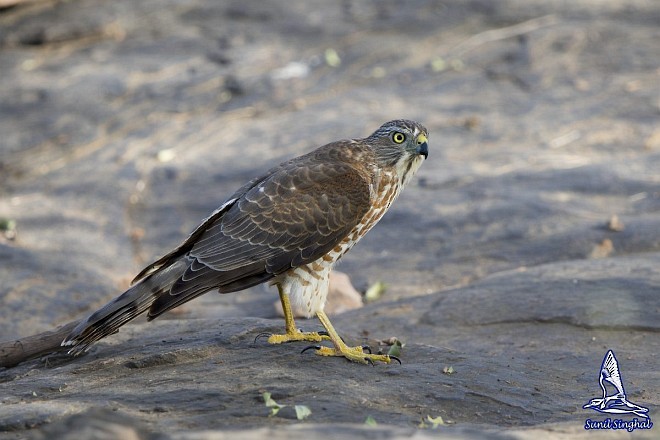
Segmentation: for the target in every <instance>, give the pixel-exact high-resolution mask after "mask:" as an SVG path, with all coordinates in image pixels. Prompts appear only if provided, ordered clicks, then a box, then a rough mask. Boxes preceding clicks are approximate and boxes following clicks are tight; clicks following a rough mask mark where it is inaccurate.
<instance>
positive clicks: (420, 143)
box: [417, 134, 429, 159]
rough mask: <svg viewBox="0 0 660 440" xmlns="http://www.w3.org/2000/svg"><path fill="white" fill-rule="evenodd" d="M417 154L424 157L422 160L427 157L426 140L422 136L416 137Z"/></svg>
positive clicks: (427, 147) (427, 145) (427, 146)
mask: <svg viewBox="0 0 660 440" xmlns="http://www.w3.org/2000/svg"><path fill="white" fill-rule="evenodd" d="M417 154H421V155H422V156H424V159H426V158H427V157H429V144H428V139H427V138H426V136H425V135H423V134H420V135H419V136H417Z"/></svg>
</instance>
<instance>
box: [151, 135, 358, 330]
mask: <svg viewBox="0 0 660 440" xmlns="http://www.w3.org/2000/svg"><path fill="white" fill-rule="evenodd" d="M328 147H331V146H328ZM332 151H333V150H332V148H327V149H319V150H317V151H315V152H313V153H311V154H309V155H306V156H302V157H300V158H297V159H294V160H293V161H290V162H287V163H285V164H283V165H281V167H280V168H277V169H274V170H271V173H270V174H268V175H266V177H265V178H263V179H261V180H260V181H258V182H257V183H256V184H254V185H252V187H251V188H249V189H247V191H246V192H245V193H244V194H242V195H241V196H240V197H239V198H238V199H237V200H236V201H234V202H233V203H232V204H231V206H229V207H228V209H226V211H225V212H224V213H222V214H221V215H219V216H218V217H217V218H215V219H214V220H212V221H207V224H206V227H205V229H204V230H203V232H201V233H199V234H197V237H195V240H194V243H192V246H191V247H190V250H189V251H188V252H187V254H186V256H185V258H187V259H188V261H189V266H188V268H187V270H186V271H185V273H184V274H183V275H182V276H181V278H180V279H179V280H178V281H176V282H175V283H174V285H173V286H172V288H171V291H170V293H169V295H163V296H161V297H159V298H158V299H157V300H156V301H155V302H154V304H153V306H152V307H151V309H150V311H149V316H150V317H151V318H154V317H156V316H158V315H160V314H161V313H163V312H165V311H166V310H169V309H171V308H173V307H176V306H178V305H180V304H182V303H184V302H187V301H189V300H191V299H193V298H194V297H196V296H199V295H201V294H202V293H205V292H207V291H209V290H211V289H215V288H217V289H219V290H220V291H221V292H231V291H236V290H242V289H245V288H247V287H250V286H253V285H256V284H259V283H261V282H264V281H267V280H268V279H271V278H273V277H274V276H276V275H278V274H281V273H283V272H285V271H287V270H288V269H290V268H292V267H298V266H300V265H303V264H307V263H309V262H312V261H314V260H316V259H318V258H320V257H322V256H323V255H325V254H326V253H327V252H329V251H330V250H331V249H332V248H333V247H335V246H336V245H337V244H338V243H340V242H341V241H342V240H343V239H344V238H345V237H346V236H347V235H348V234H349V233H350V231H351V230H352V229H353V228H354V227H355V226H356V225H357V224H358V223H359V222H360V220H361V219H362V217H363V216H364V214H365V213H366V212H367V211H368V209H369V206H370V189H369V182H368V181H367V179H366V178H365V175H364V174H363V173H361V172H360V171H359V170H358V169H357V168H356V167H355V166H354V165H352V164H349V163H346V162H344V161H341V160H337V158H336V156H334V155H331V154H330V153H331V152H332Z"/></svg>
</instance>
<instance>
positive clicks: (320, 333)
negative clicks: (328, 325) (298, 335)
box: [317, 330, 330, 337]
mask: <svg viewBox="0 0 660 440" xmlns="http://www.w3.org/2000/svg"><path fill="white" fill-rule="evenodd" d="M317 333H318V334H319V335H321V336H327V337H330V335H329V334H328V332H326V331H325V330H323V331H320V332H317Z"/></svg>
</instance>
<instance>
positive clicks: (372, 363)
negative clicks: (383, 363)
mask: <svg viewBox="0 0 660 440" xmlns="http://www.w3.org/2000/svg"><path fill="white" fill-rule="evenodd" d="M364 360H365V361H367V362H369V363H370V364H371V366H372V367H375V366H376V364H374V361H372V360H371V359H369V358H364Z"/></svg>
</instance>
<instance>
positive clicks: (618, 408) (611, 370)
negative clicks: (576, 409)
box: [582, 350, 649, 418]
mask: <svg viewBox="0 0 660 440" xmlns="http://www.w3.org/2000/svg"><path fill="white" fill-rule="evenodd" d="M598 383H599V384H600V387H601V388H602V390H603V397H595V398H593V399H591V400H590V401H589V402H588V403H587V404H586V405H584V406H583V407H582V408H585V409H593V410H595V411H598V412H602V413H609V414H635V415H637V416H639V417H644V418H648V417H649V416H648V412H649V409H648V408H645V407H643V406H639V405H636V404H634V403H632V402H630V401H629V400H628V397H627V396H626V391H625V390H624V389H623V379H622V378H621V370H620V369H619V362H618V361H617V360H616V356H614V352H613V351H612V350H608V351H607V353H606V354H605V357H604V358H603V363H602V365H601V367H600V376H599V378H598ZM608 383H609V384H610V385H613V386H614V388H616V393H613V394H610V395H609V396H608V395H607V388H606V387H605V385H606V384H608Z"/></svg>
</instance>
